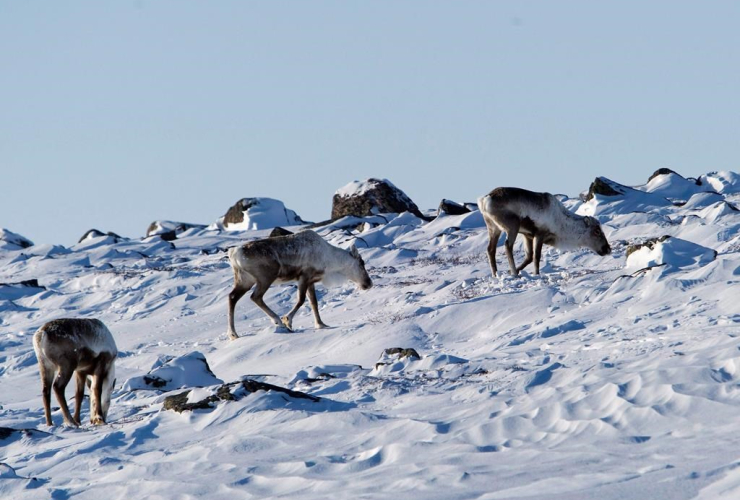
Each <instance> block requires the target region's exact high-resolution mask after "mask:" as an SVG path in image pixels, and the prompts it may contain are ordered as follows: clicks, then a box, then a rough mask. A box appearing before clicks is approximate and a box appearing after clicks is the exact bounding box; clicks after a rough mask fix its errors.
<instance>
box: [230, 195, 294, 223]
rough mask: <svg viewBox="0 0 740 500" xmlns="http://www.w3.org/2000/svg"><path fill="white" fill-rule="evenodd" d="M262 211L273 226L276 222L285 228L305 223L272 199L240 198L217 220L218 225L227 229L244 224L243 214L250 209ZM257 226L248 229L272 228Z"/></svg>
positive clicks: (279, 202) (281, 203) (280, 202)
mask: <svg viewBox="0 0 740 500" xmlns="http://www.w3.org/2000/svg"><path fill="white" fill-rule="evenodd" d="M253 207H254V208H255V209H257V207H259V210H258V211H263V212H265V214H271V216H268V217H266V218H267V220H268V222H269V223H270V224H274V223H275V222H277V221H280V219H282V221H281V222H278V224H284V225H286V226H294V225H298V224H305V221H304V220H303V219H301V218H300V217H299V216H298V214H296V213H295V212H294V211H293V210H290V209H288V208H287V207H286V206H285V205H284V204H283V202H282V201H279V200H274V199H272V198H242V199H241V200H239V201H237V202H236V203H235V204H234V205H233V206H231V207H230V208H229V209H228V210H227V211H226V214H224V216H223V217H222V218H221V219H220V220H219V223H220V225H222V227H224V228H228V226H229V225H232V224H241V223H242V222H244V212H248V211H249V210H250V209H251V208H253ZM260 225H261V224H259V221H258V226H256V227H250V229H267V228H268V227H274V226H272V225H270V226H267V227H264V226H262V227H260Z"/></svg>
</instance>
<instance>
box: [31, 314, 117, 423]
mask: <svg viewBox="0 0 740 500" xmlns="http://www.w3.org/2000/svg"><path fill="white" fill-rule="evenodd" d="M33 349H34V351H36V358H37V359H38V362H39V371H40V372H41V388H42V393H43V400H44V414H45V416H46V425H54V423H53V422H52V420H51V390H52V388H53V389H54V394H56V397H57V401H59V406H60V408H61V410H62V415H63V416H64V423H65V424H66V425H69V426H73V427H76V426H78V425H80V408H81V407H82V399H83V398H84V396H85V382H88V383H89V386H90V423H92V424H104V423H105V419H106V418H107V416H108V408H109V407H110V397H111V393H112V392H113V386H114V385H115V383H116V381H115V377H116V367H115V360H116V356H117V355H118V349H116V342H115V341H114V340H113V335H111V333H110V331H109V330H108V329H107V328H106V327H105V325H104V324H103V323H102V322H101V321H99V320H97V319H57V320H54V321H50V322H48V323H46V324H45V325H44V326H42V327H41V328H39V329H38V330H37V331H36V333H35V334H34V336H33ZM73 374H74V375H75V378H76V381H77V392H76V393H75V414H74V417H72V415H70V414H69V408H68V407H67V400H66V399H65V398H64V389H65V388H66V387H67V384H68V383H69V381H70V379H71V378H72V375H73Z"/></svg>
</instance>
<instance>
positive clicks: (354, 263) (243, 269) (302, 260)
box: [228, 230, 372, 340]
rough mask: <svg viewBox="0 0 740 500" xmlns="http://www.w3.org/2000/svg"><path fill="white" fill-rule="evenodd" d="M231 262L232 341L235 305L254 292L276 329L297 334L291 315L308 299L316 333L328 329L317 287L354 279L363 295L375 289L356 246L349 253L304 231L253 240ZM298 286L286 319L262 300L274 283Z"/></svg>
mask: <svg viewBox="0 0 740 500" xmlns="http://www.w3.org/2000/svg"><path fill="white" fill-rule="evenodd" d="M229 262H230V263H231V268H232V269H233V271H234V288H233V289H232V290H231V293H229V328H228V334H229V338H231V339H232V340H233V339H236V338H238V337H239V335H237V333H236V328H235V327H234V308H235V307H236V303H237V302H238V301H239V299H241V298H242V297H243V296H244V294H245V293H247V292H248V291H249V290H250V289H251V288H252V287H254V291H253V292H252V296H251V297H252V301H253V302H254V303H255V304H257V306H258V307H259V308H260V309H262V310H263V311H264V312H265V314H267V315H268V316H269V317H270V319H271V320H272V322H273V323H274V324H275V325H276V326H285V328H287V329H288V330H292V329H293V316H295V313H296V312H297V311H298V309H299V308H300V307H301V306H302V305H303V303H304V302H305V300H306V293H308V298H309V301H310V303H311V309H312V310H313V317H314V323H315V326H316V328H326V325H325V324H324V322H323V321H321V317H320V316H319V305H318V301H317V299H316V289H315V287H314V285H315V284H316V283H318V282H319V281H321V282H323V283H324V284H325V285H329V284H334V283H335V282H338V281H343V280H350V281H352V282H354V283H356V284H357V285H358V286H359V287H360V288H361V289H362V290H367V289H368V288H370V287H371V286H372V281H371V280H370V277H369V276H368V275H367V271H366V270H365V262H364V261H363V260H362V257H360V254H359V252H358V251H357V248H355V246H354V245H353V246H352V247H351V248H350V250H349V251H347V250H342V249H341V248H337V247H335V246H333V245H330V244H329V243H327V242H326V241H324V239H323V238H321V236H319V235H318V234H316V233H315V232H313V231H310V230H306V231H302V232H299V233H296V234H289V235H287V236H278V237H273V238H267V239H263V240H256V241H251V242H249V243H245V244H244V245H241V246H238V247H232V248H230V249H229ZM288 281H297V282H298V301H297V302H296V304H295V306H294V307H293V309H291V310H290V312H289V313H288V314H286V315H285V316H283V317H282V318H280V317H279V316H278V315H277V314H275V312H273V311H272V309H270V308H269V307H268V306H267V304H265V301H264V299H263V297H264V295H265V292H267V289H268V288H269V287H270V285H271V284H272V283H274V282H278V283H284V282H288Z"/></svg>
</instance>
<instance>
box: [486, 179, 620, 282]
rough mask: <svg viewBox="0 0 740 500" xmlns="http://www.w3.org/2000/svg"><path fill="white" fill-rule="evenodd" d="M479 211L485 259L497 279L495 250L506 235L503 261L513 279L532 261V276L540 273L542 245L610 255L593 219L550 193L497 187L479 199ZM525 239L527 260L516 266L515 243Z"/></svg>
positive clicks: (605, 241) (602, 234) (596, 222)
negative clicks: (506, 261) (484, 234)
mask: <svg viewBox="0 0 740 500" xmlns="http://www.w3.org/2000/svg"><path fill="white" fill-rule="evenodd" d="M478 208H479V209H480V211H481V213H482V214H483V220H485V222H486V226H487V228H488V238H489V241H488V259H489V260H490V263H491V271H492V272H493V275H494V276H496V272H497V267H496V246H497V244H498V240H499V237H500V236H501V233H502V232H505V233H506V243H505V245H504V248H505V249H506V257H507V258H508V259H509V268H510V269H511V273H512V274H513V275H514V276H518V275H519V272H520V271H521V270H522V269H524V268H525V267H527V266H528V265H529V264H530V263H531V262H532V260H534V272H535V274H539V273H540V258H541V256H542V245H543V244H544V243H547V244H548V245H550V246H554V247H555V248H560V249H570V248H578V247H587V248H590V249H591V250H593V251H594V252H596V253H597V254H599V255H607V254H609V253H611V247H610V246H609V242H608V241H607V240H606V236H604V232H603V231H602V230H601V225H600V224H599V221H597V220H596V219H594V218H593V217H583V216H580V215H576V214H574V213H573V212H571V211H569V210H568V209H567V208H565V206H563V204H562V203H560V201H559V200H558V199H557V198H555V197H554V196H553V195H551V194H550V193H535V192H532V191H527V190H526V189H519V188H512V187H499V188H496V189H494V190H493V191H491V192H490V193H488V194H487V195H485V196H482V197H481V198H479V199H478ZM518 233H521V234H522V235H523V236H524V243H525V248H526V257H525V259H524V261H523V262H522V263H521V264H520V265H519V267H517V266H516V264H515V262H514V241H515V240H516V237H517V234H518Z"/></svg>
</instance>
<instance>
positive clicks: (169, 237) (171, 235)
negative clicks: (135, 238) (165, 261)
mask: <svg viewBox="0 0 740 500" xmlns="http://www.w3.org/2000/svg"><path fill="white" fill-rule="evenodd" d="M205 227H206V226H205V225H203V224H191V223H189V222H174V221H170V220H155V221H154V222H152V223H151V224H149V227H148V228H147V230H146V236H145V237H146V238H148V237H150V236H159V237H160V238H162V239H163V240H164V241H173V240H176V239H177V236H178V235H179V234H181V233H184V232H185V231H187V230H189V229H204V228H205Z"/></svg>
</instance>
